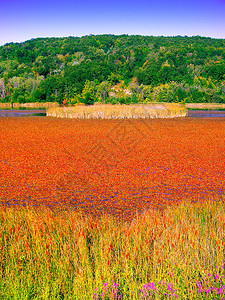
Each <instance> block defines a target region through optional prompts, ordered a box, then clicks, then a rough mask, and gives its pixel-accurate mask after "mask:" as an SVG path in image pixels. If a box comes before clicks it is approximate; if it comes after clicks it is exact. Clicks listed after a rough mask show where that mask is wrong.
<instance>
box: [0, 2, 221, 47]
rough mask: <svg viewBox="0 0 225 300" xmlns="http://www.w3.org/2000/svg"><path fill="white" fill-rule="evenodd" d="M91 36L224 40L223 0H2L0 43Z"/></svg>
mask: <svg viewBox="0 0 225 300" xmlns="http://www.w3.org/2000/svg"><path fill="white" fill-rule="evenodd" d="M90 34H94V35H96V34H115V35H120V34H128V35H133V34H134V35H135V34H139V35H153V36H177V35H181V36H184V35H187V36H196V35H199V36H206V37H212V38H225V0H211V1H210V0H170V1H168V0H155V1H153V0H148V1H147V0H111V1H109V0H94V1H91V0H80V1H77V0H74V1H73V0H55V1H53V0H0V45H4V44H6V43H10V42H14V43H15V42H24V41H26V40H29V39H32V38H38V37H67V36H77V37H80V36H84V35H90Z"/></svg>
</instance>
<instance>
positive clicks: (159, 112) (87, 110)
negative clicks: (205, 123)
mask: <svg viewBox="0 0 225 300" xmlns="http://www.w3.org/2000/svg"><path fill="white" fill-rule="evenodd" d="M47 116H49V117H57V118H77V119H138V118H144V119H145V118H175V117H185V116H186V109H185V106H184V105H181V104H176V103H158V104H131V105H125V104H123V105H120V104H118V105H111V104H102V105H90V106H83V105H77V106H74V107H58V108H49V109H47Z"/></svg>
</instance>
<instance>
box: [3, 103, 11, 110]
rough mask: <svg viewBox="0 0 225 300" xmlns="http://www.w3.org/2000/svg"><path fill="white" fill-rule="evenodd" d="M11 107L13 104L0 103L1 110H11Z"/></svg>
mask: <svg viewBox="0 0 225 300" xmlns="http://www.w3.org/2000/svg"><path fill="white" fill-rule="evenodd" d="M11 106H12V105H11V103H0V109H7V108H8V109H10V108H11Z"/></svg>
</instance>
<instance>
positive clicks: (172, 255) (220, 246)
mask: <svg viewBox="0 0 225 300" xmlns="http://www.w3.org/2000/svg"><path fill="white" fill-rule="evenodd" d="M0 224H1V226H0V251H1V255H0V297H1V299H48V300H49V299H169V298H170V299H175V298H176V299H206V296H207V299H224V297H225V296H224V294H225V269H224V243H225V206H224V201H222V200H221V201H205V202H204V203H200V202H196V203H195V204H194V203H191V202H190V201H186V202H185V201H184V202H182V203H180V204H179V205H176V206H175V205H174V206H171V207H168V208H167V209H166V210H165V211H164V212H163V213H161V212H160V211H150V210H148V211H146V212H144V213H143V214H142V215H138V214H137V217H136V219H135V220H133V221H132V222H131V223H127V222H125V223H122V222H118V221H116V220H115V219H113V218H112V217H111V216H110V215H103V216H102V217H101V219H100V220H99V219H94V218H92V217H90V216H89V217H83V216H81V214H80V213H79V211H78V212H74V211H71V210H68V211H66V210H63V211H60V209H59V210H53V211H52V210H50V209H49V208H47V207H46V206H45V207H39V208H34V207H31V206H27V207H18V208H15V207H7V208H6V207H5V206H4V207H3V206H2V207H1V210H0ZM150 296H151V298H150Z"/></svg>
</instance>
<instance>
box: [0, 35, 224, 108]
mask: <svg viewBox="0 0 225 300" xmlns="http://www.w3.org/2000/svg"><path fill="white" fill-rule="evenodd" d="M0 101H1V102H7V103H14V102H18V103H25V102H46V101H47V102H52V101H53V102H58V103H59V104H62V103H63V101H64V103H66V104H70V105H72V104H76V103H85V104H93V103H95V102H101V103H112V104H115V103H121V104H130V103H138V102H152V101H153V102H156V101H157V102H179V103H192V102H195V103H199V102H203V103H210V102H216V103H225V40H224V39H211V38H205V37H199V36H195V37H186V36H185V37H181V36H176V37H154V36H140V35H136V36H128V35H120V36H116V35H96V36H93V35H92V36H84V37H81V38H77V37H68V38H38V39H32V40H29V41H26V42H24V43H9V44H6V45H4V46H1V47H0Z"/></svg>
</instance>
